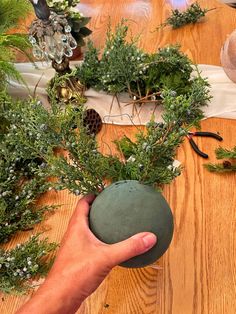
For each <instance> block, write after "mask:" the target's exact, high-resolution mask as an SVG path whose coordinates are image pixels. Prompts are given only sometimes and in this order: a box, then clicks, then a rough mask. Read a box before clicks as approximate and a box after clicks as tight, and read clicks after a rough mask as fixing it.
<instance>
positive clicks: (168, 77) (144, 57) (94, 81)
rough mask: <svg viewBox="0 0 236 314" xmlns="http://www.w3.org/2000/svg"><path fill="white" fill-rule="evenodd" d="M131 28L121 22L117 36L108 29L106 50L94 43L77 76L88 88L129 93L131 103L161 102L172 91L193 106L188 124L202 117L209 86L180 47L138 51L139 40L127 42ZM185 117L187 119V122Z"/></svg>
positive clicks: (91, 44) (89, 48) (89, 44)
mask: <svg viewBox="0 0 236 314" xmlns="http://www.w3.org/2000/svg"><path fill="white" fill-rule="evenodd" d="M127 32H128V26H127V25H126V23H125V21H122V22H121V23H120V24H119V25H118V26H117V27H116V30H115V32H114V33H112V31H111V28H110V27H109V29H108V32H107V38H106V43H105V47H104V50H103V53H102V56H101V58H100V59H99V50H98V49H97V48H95V47H94V45H93V43H92V42H89V43H88V50H87V53H86V55H85V59H84V62H83V63H82V65H81V66H80V67H78V68H77V76H78V78H79V79H80V81H81V82H82V83H83V84H85V85H86V86H87V87H93V88H95V89H97V90H103V91H106V92H108V93H110V94H113V95H115V96H116V95H117V94H119V93H121V92H128V93H129V95H130V98H131V101H130V104H131V105H132V104H136V103H139V104H142V103H145V102H155V103H156V104H160V103H162V101H163V100H162V97H161V94H162V91H163V90H165V89H167V90H171V91H172V93H171V94H172V95H173V96H174V97H176V96H180V95H182V97H183V95H184V97H185V98H186V101H188V102H190V103H191V108H190V110H189V112H188V122H189V123H192V122H193V121H194V120H199V119H201V118H202V111H201V109H200V108H201V107H202V106H204V104H206V103H207V101H208V100H209V98H210V97H209V91H208V83H207V81H206V80H204V79H203V78H202V77H201V76H200V74H199V72H198V70H197V67H196V66H194V65H193V64H192V62H191V61H190V60H189V59H188V57H187V56H186V55H184V54H183V53H182V52H181V51H180V48H179V46H169V47H165V48H161V49H159V51H158V52H157V53H154V54H147V53H144V52H143V51H141V50H140V49H139V48H137V45H136V44H137V38H136V39H131V41H130V42H128V41H127V40H126V37H127ZM194 68H195V70H196V71H195V76H192V74H193V71H194ZM185 118H186V117H184V119H185Z"/></svg>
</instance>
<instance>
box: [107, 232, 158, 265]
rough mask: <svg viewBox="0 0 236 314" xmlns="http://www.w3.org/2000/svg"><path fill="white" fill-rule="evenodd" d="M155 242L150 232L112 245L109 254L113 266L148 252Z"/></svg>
mask: <svg viewBox="0 0 236 314" xmlns="http://www.w3.org/2000/svg"><path fill="white" fill-rule="evenodd" d="M156 242H157V237H156V235H155V234H153V233H150V232H142V233H137V234H135V235H134V236H132V237H130V238H128V239H127V240H124V241H121V242H119V243H115V244H112V245H111V246H110V248H109V254H110V257H111V261H112V263H113V266H116V265H118V264H120V263H122V262H124V261H127V260H128V259H130V258H132V257H134V256H137V255H140V254H143V253H145V252H147V251H148V250H150V249H151V248H152V247H153V246H154V245H155V244H156Z"/></svg>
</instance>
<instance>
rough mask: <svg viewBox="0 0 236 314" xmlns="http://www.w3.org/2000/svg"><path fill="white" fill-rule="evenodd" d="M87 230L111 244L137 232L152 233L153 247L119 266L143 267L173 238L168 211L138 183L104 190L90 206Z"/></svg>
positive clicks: (149, 189)
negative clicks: (155, 237)
mask: <svg viewBox="0 0 236 314" xmlns="http://www.w3.org/2000/svg"><path fill="white" fill-rule="evenodd" d="M89 223H90V228H91V230H92V232H93V233H94V234H95V236H96V237H97V238H98V239H100V240H101V241H103V242H105V243H108V244H113V243H117V242H119V241H122V240H125V239H127V238H129V237H131V236H132V235H134V234H136V233H139V232H145V231H148V232H153V233H154V234H156V236H157V239H158V241H157V244H156V245H155V246H154V247H153V248H152V249H151V250H150V251H148V252H146V253H144V254H142V255H139V256H137V257H134V258H132V259H130V260H128V261H126V262H124V263H122V264H121V266H124V267H144V266H147V265H149V264H152V263H153V262H155V261H156V260H157V259H158V258H159V257H161V256H162V255H163V254H164V253H165V251H166V250H167V248H168V247H169V245H170V242H171V239H172V235H173V216H172V213H171V209H170V207H169V205H168V203H167V202H166V200H165V199H164V197H163V196H162V194H161V193H160V192H158V191H157V190H155V189H154V188H153V187H151V186H147V185H143V184H140V183H139V182H138V181H134V180H129V181H119V182H115V183H113V184H111V185H110V186H108V187H107V188H105V189H104V190H103V191H102V192H101V194H99V195H98V196H97V198H96V199H95V201H94V202H93V204H92V207H91V210H90V217H89Z"/></svg>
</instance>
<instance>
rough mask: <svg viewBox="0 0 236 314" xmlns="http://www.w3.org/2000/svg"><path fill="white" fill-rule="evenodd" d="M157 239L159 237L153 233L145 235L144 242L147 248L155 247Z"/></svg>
mask: <svg viewBox="0 0 236 314" xmlns="http://www.w3.org/2000/svg"><path fill="white" fill-rule="evenodd" d="M156 241H157V237H156V236H155V234H153V233H150V234H147V235H145V236H144V237H143V243H144V246H145V247H146V248H147V249H148V248H151V247H153V246H154V245H155V244H156Z"/></svg>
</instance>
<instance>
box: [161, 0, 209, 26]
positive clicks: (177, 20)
mask: <svg viewBox="0 0 236 314" xmlns="http://www.w3.org/2000/svg"><path fill="white" fill-rule="evenodd" d="M211 10H214V9H202V8H201V7H200V5H199V4H198V3H197V2H195V3H192V4H191V5H190V6H189V7H188V8H187V10H186V11H183V12H181V11H179V10H178V9H175V10H172V12H171V16H170V17H168V18H167V20H166V22H165V23H163V24H161V25H160V26H159V27H157V30H158V29H160V28H163V27H165V26H167V25H170V26H171V27H172V28H173V29H176V28H180V27H182V26H185V25H187V24H194V23H196V22H198V21H199V20H200V19H201V18H203V17H204V16H205V15H206V13H207V12H209V11H211Z"/></svg>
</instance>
